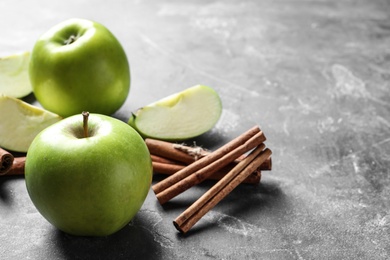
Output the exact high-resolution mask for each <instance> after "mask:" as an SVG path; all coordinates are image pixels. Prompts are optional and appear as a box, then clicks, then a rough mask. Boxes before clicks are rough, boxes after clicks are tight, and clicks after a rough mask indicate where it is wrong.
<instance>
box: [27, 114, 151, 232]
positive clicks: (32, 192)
mask: <svg viewBox="0 0 390 260" xmlns="http://www.w3.org/2000/svg"><path fill="white" fill-rule="evenodd" d="M88 125H89V127H88V128H89V135H90V136H89V137H87V138H84V136H83V119H82V116H81V115H75V116H72V117H68V118H66V119H63V120H62V121H60V122H58V123H56V124H54V125H51V126H49V127H48V128H46V129H45V130H43V131H42V132H41V133H39V134H38V135H37V136H36V137H35V139H34V141H33V142H32V144H31V146H30V148H29V150H28V152H27V158H26V165H25V180H26V187H27V191H28V194H29V196H30V198H31V200H32V202H33V204H34V205H35V207H36V208H37V210H38V211H39V212H40V213H41V214H42V216H43V217H44V218H46V219H47V220H48V221H49V222H50V223H51V224H53V225H54V226H56V227H57V228H58V229H60V230H62V231H64V232H65V233H68V234H72V235H77V236H107V235H110V234H113V233H115V232H116V231H118V230H120V229H121V228H123V227H124V226H125V225H126V224H128V223H129V221H130V220H131V219H132V218H133V217H134V216H135V215H136V213H137V212H138V211H139V209H140V208H141V206H142V204H143V202H144V200H145V199H146V196H147V194H148V191H149V188H150V185H151V181H152V163H151V159H150V154H149V151H148V148H147V146H146V145H145V142H144V140H143V139H142V138H141V137H140V135H139V134H138V133H137V132H136V131H135V130H133V129H132V128H131V127H130V126H129V125H127V124H126V123H124V122H122V121H120V120H118V119H115V118H113V117H109V116H105V115H99V114H90V116H89V122H88Z"/></svg>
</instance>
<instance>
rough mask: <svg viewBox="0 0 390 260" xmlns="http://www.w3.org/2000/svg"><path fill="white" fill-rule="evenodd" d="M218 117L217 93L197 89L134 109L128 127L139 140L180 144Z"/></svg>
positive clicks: (208, 88) (206, 127)
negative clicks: (134, 132) (132, 129)
mask: <svg viewBox="0 0 390 260" xmlns="http://www.w3.org/2000/svg"><path fill="white" fill-rule="evenodd" d="M221 113H222V102H221V99H220V97H219V95H218V93H217V92H216V91H215V90H214V89H212V88H210V87H207V86H202V85H197V86H194V87H191V88H188V89H186V90H183V91H181V92H179V93H176V94H173V95H170V96H168V97H165V98H163V99H161V100H159V101H156V102H154V103H152V104H149V105H147V106H144V107H142V108H140V109H138V110H137V111H136V112H135V113H133V114H132V116H131V117H130V119H129V122H128V123H129V124H130V125H131V126H132V127H134V129H136V130H137V131H138V132H139V133H140V134H141V135H142V136H143V137H150V138H155V139H161V140H184V139H189V138H192V137H195V136H198V135H201V134H203V133H205V132H207V131H208V130H210V129H211V128H212V127H214V125H215V124H216V123H217V122H218V120H219V118H220V116H221Z"/></svg>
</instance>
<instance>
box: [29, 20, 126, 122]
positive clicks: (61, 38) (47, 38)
mask: <svg viewBox="0 0 390 260" xmlns="http://www.w3.org/2000/svg"><path fill="white" fill-rule="evenodd" d="M29 75H30V81H31V85H32V88H33V91H34V94H35V96H36V98H37V100H38V101H39V103H41V105H42V106H43V107H44V108H46V109H48V110H50V111H52V112H54V113H57V114H59V115H61V116H63V117H68V116H71V115H74V114H78V113H80V111H89V112H91V113H92V112H94V113H99V114H105V115H111V114H112V113H114V112H115V111H116V110H117V109H119V108H120V107H121V106H122V105H123V103H124V102H125V100H126V98H127V95H128V93H129V90H130V69H129V63H128V60H127V57H126V53H125V51H124V49H123V48H122V46H121V44H120V43H119V41H118V40H117V39H116V38H115V36H114V35H113V34H112V33H111V32H110V31H109V30H108V29H107V28H106V27H104V26H103V25H101V24H99V23H96V22H93V21H89V20H85V19H70V20H66V21H64V22H62V23H59V24H57V25H56V26H54V27H52V28H51V29H49V30H48V31H47V32H46V33H44V34H43V35H42V36H41V37H40V38H39V39H38V40H37V42H36V43H35V45H34V48H33V50H32V53H31V62H30V67H29Z"/></svg>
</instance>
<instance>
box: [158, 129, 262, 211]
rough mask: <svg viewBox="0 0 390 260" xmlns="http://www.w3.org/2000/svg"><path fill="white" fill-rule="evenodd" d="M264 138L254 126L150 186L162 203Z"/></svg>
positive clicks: (200, 180)
mask: <svg viewBox="0 0 390 260" xmlns="http://www.w3.org/2000/svg"><path fill="white" fill-rule="evenodd" d="M265 139H266V138H265V136H264V134H263V132H262V131H261V130H260V129H259V128H258V127H254V128H252V129H251V130H250V131H247V132H246V133H244V134H243V135H241V136H239V137H237V138H236V139H234V140H233V141H231V142H229V143H228V144H226V145H225V146H223V147H222V148H220V149H218V150H216V151H214V152H212V153H211V154H210V155H208V156H205V157H203V158H202V159H200V160H198V161H196V162H194V163H192V164H190V165H189V166H188V167H186V168H184V169H183V170H180V171H178V172H177V173H175V174H173V175H171V176H169V177H168V178H166V179H165V180H163V181H161V182H160V183H157V184H156V185H154V186H153V187H152V188H153V190H154V192H155V194H156V197H157V199H158V201H159V202H160V203H161V204H164V203H165V202H167V201H169V200H170V199H172V198H174V197H175V196H177V195H179V194H180V193H182V192H183V191H185V190H187V189H189V188H190V187H192V186H194V185H196V184H199V183H201V182H202V181H204V180H205V179H207V178H208V177H209V176H211V175H212V174H214V173H215V172H216V171H218V170H220V169H221V168H223V167H224V166H226V165H228V164H229V163H231V162H232V161H234V160H235V159H236V158H237V157H239V156H240V155H242V154H244V153H246V152H248V151H250V150H252V149H253V148H255V147H256V146H258V145H260V144H261V143H263V142H264V141H265ZM232 144H233V145H232ZM167 180H168V181H167Z"/></svg>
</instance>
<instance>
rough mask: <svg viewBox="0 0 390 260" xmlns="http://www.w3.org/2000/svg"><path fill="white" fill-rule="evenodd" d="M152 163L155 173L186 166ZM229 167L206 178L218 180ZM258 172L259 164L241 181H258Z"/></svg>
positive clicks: (259, 169) (167, 171)
mask: <svg viewBox="0 0 390 260" xmlns="http://www.w3.org/2000/svg"><path fill="white" fill-rule="evenodd" d="M152 164H153V171H154V172H155V173H160V174H164V175H172V174H174V173H175V172H177V171H179V170H181V169H183V168H184V167H186V166H184V165H179V164H168V163H162V162H156V161H152ZM231 169H232V167H231V166H230V165H228V166H226V167H224V168H222V169H221V170H219V171H217V172H216V173H214V174H213V175H211V176H210V177H208V178H207V179H209V180H220V179H222V178H223V177H224V176H225V175H226V174H227V173H228V172H229V171H230V170H231ZM260 174H261V166H260V167H259V168H258V169H256V171H254V172H253V173H252V174H251V175H249V176H248V178H246V179H245V180H244V182H243V183H247V184H258V183H259V182H260V177H261V175H260Z"/></svg>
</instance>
